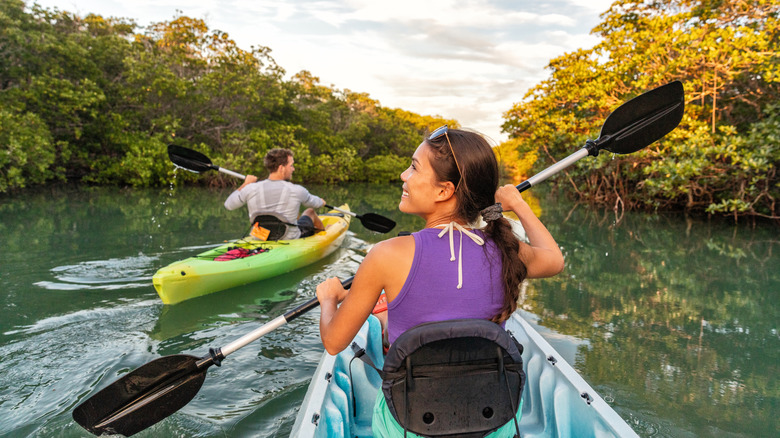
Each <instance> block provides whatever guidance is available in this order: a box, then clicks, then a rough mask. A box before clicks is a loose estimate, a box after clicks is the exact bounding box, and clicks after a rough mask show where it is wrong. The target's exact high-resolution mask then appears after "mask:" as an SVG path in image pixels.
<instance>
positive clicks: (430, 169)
mask: <svg viewBox="0 0 780 438" xmlns="http://www.w3.org/2000/svg"><path fill="white" fill-rule="evenodd" d="M498 178H499V175H498V163H497V162H496V158H495V155H494V154H493V151H492V149H491V147H490V145H489V144H488V143H487V141H486V140H485V139H484V138H483V137H482V136H481V135H479V134H477V133H474V132H469V131H464V130H456V129H448V127H447V126H446V125H445V126H442V127H441V128H439V129H437V130H436V131H434V132H433V133H432V134H431V135H430V137H428V138H427V139H425V140H424V141H423V142H422V143H421V144H420V145H419V146H418V147H417V150H416V151H415V153H414V155H413V156H412V162H411V165H410V166H409V168H408V169H406V170H405V171H404V172H403V173H402V174H401V180H402V181H403V192H402V195H401V202H400V204H399V209H400V210H401V211H402V212H404V213H409V214H415V215H418V216H420V217H422V218H423V219H424V220H425V228H424V229H422V230H420V231H419V232H417V233H414V234H412V235H410V236H401V237H396V238H393V239H389V240H386V241H383V242H380V243H377V244H376V245H375V246H374V247H373V248H372V249H371V251H370V252H369V253H368V255H367V256H366V257H365V259H364V260H363V263H361V265H360V267H359V268H358V271H357V273H356V274H355V278H354V280H353V283H352V288H351V291H350V292H349V293H347V291H346V290H345V289H344V288H343V287H342V286H341V283H340V282H339V280H338V279H337V278H330V279H328V280H326V281H324V282H323V283H321V284H320V285H319V286H317V298H318V299H319V301H320V305H321V309H322V310H321V316H320V336H321V338H322V343H323V345H324V346H325V349H326V350H327V351H328V352H329V353H331V354H337V353H338V352H340V351H341V350H343V349H344V348H346V347H347V346H348V345H349V342H350V341H351V340H352V339H353V338H354V336H355V334H357V332H358V330H359V329H360V327H361V326H362V325H363V322H365V320H366V319H367V318H368V316H369V315H370V314H371V312H372V309H373V308H374V305H375V304H376V303H377V300H378V298H379V296H380V294H381V293H382V291H384V293H385V294H386V298H387V302H388V312H387V337H388V341H389V342H390V343H392V342H393V341H395V339H397V338H398V336H399V335H400V334H401V333H403V332H404V331H405V330H407V329H409V328H411V327H414V326H415V325H418V324H421V323H424V322H430V321H441V320H449V319H459V318H484V319H489V320H491V321H494V322H496V323H501V324H503V322H504V321H506V320H507V319H508V318H509V317H510V316H511V314H512V313H513V312H514V311H515V309H516V308H517V297H518V294H519V286H520V283H521V282H522V281H523V280H524V279H526V278H539V277H549V276H553V275H555V274H557V273H559V272H561V270H563V266H564V264H563V255H562V254H561V251H560V249H559V248H558V245H557V244H556V243H555V240H554V239H553V237H552V236H551V235H550V233H549V232H548V231H547V229H546V228H545V227H544V225H543V224H542V223H541V222H540V221H539V219H538V218H537V217H536V216H535V215H534V214H533V212H532V211H531V208H530V207H529V206H528V204H527V203H526V202H525V201H524V200H523V198H522V196H521V195H520V193H519V192H518V191H517V189H516V188H515V187H514V186H512V185H511V184H510V185H506V186H503V187H501V188H498ZM497 203H498V204H497ZM502 210H503V211H512V212H514V213H515V214H516V215H517V217H518V218H519V219H520V223H521V224H522V226H523V228H524V229H525V232H526V235H527V237H528V243H525V242H521V241H519V240H518V238H517V237H516V236H515V235H514V233H513V232H512V229H511V225H510V224H509V222H508V221H507V220H506V219H505V218H504V217H503V215H502V214H501V212H502ZM480 215H481V216H482V218H483V219H484V220H485V222H486V223H487V225H486V226H485V228H484V229H482V230H477V229H474V228H473V225H472V224H474V223H476V222H477V221H478V219H479V217H480ZM339 303H341V305H340V306H339ZM380 399H381V400H380ZM383 401H384V397H381V391H380V397H379V398H378V399H377V402H378V405H377V409H379V410H381V409H382V408H383V406H382V402H383ZM376 416H377V411H376V410H375V418H376ZM375 427H376V425H375Z"/></svg>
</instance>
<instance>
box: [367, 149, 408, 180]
mask: <svg viewBox="0 0 780 438" xmlns="http://www.w3.org/2000/svg"><path fill="white" fill-rule="evenodd" d="M409 163H410V161H409V158H407V157H403V158H402V157H398V156H396V155H377V156H374V157H371V158H369V159H368V160H366V164H365V167H364V172H365V173H366V176H367V178H368V182H371V183H377V184H378V183H387V182H391V181H395V180H397V179H398V178H399V175H400V174H401V173H402V172H403V171H404V170H406V168H407V167H409Z"/></svg>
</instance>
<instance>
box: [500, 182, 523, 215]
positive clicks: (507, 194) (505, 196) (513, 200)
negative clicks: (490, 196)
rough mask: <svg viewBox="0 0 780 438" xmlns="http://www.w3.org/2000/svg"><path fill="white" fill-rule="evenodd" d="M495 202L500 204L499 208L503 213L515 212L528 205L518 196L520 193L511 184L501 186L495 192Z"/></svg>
mask: <svg viewBox="0 0 780 438" xmlns="http://www.w3.org/2000/svg"><path fill="white" fill-rule="evenodd" d="M496 202H500V203H501V208H503V209H504V211H514V212H517V211H518V210H519V209H520V208H521V207H523V206H525V205H528V204H526V202H525V199H523V196H522V195H521V194H520V191H519V190H517V187H515V186H513V185H512V184H507V185H505V186H501V187H499V188H498V190H496Z"/></svg>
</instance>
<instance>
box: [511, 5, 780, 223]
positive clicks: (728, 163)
mask: <svg viewBox="0 0 780 438" xmlns="http://www.w3.org/2000/svg"><path fill="white" fill-rule="evenodd" d="M779 14H780V6H778V4H777V3H776V2H774V1H765V0H752V1H747V0H742V1H732V2H722V1H715V0H712V1H709V0H698V1H695V0H673V1H665V2H661V1H649V0H648V1H630V0H618V1H616V2H614V3H613V5H612V6H611V7H610V9H609V10H608V11H607V12H605V13H604V14H603V15H602V18H603V21H602V23H601V24H599V25H598V26H597V27H596V28H595V29H594V30H593V32H594V33H596V34H598V35H599V36H601V37H602V41H601V42H600V43H599V44H598V45H596V46H595V47H594V48H592V49H588V50H585V49H583V50H578V51H575V52H573V53H569V54H566V55H564V56H562V57H559V58H557V59H554V60H552V61H551V62H550V64H549V66H548V69H549V70H550V72H551V73H550V77H549V78H548V79H547V80H545V81H543V82H542V83H540V84H539V85H537V86H536V87H534V88H533V89H532V90H530V91H529V92H528V94H527V95H526V96H525V98H524V100H523V101H522V102H520V103H518V104H516V105H514V107H513V108H512V109H510V110H509V111H508V112H507V113H506V114H505V123H504V125H503V128H504V130H505V131H506V132H508V133H510V135H511V136H512V138H514V139H516V140H517V141H518V142H519V144H520V147H521V148H525V149H539V150H540V155H541V156H542V157H544V158H546V160H545V161H548V162H549V161H550V160H553V159H555V158H562V157H564V156H566V155H568V154H569V153H571V149H572V148H573V147H574V146H576V145H578V144H582V142H584V140H586V139H587V138H589V137H590V138H594V137H595V136H596V133H597V130H598V128H599V126H600V125H601V124H602V123H603V121H604V119H605V118H606V116H607V115H608V114H609V113H610V112H611V111H612V110H613V109H614V108H615V107H617V106H618V105H619V104H620V103H622V102H624V101H626V100H628V99H629V98H631V97H634V96H636V95H638V94H640V93H642V92H644V91H647V90H649V89H651V88H653V87H655V86H658V85H661V84H664V83H666V82H669V81H672V80H681V81H682V82H683V84H684V86H685V90H686V113H685V117H684V119H683V122H682V124H681V125H680V127H678V128H677V129H676V130H675V131H673V132H672V133H671V134H670V135H668V136H667V137H665V138H664V139H662V140H660V141H658V142H657V143H655V144H654V145H652V146H650V147H649V148H648V149H646V150H644V151H641V152H638V153H635V154H631V155H627V156H617V157H614V156H609V154H606V155H603V156H601V157H599V158H598V159H597V160H587V161H582V162H580V163H578V165H577V166H574V167H573V169H571V170H570V171H569V174H570V176H571V180H570V181H572V183H573V184H572V185H571V191H572V192H574V193H576V194H577V195H578V196H581V197H583V198H587V199H589V200H591V201H595V202H600V203H607V204H611V205H615V206H619V205H623V206H627V207H650V208H685V209H688V210H692V211H699V212H708V213H711V214H714V213H724V214H732V215H735V217H737V216H740V215H751V216H761V217H767V218H772V219H780V212H779V211H778V210H777V206H776V204H775V199H776V198H777V197H778V196H780V186H778V184H779V180H778V178H777V172H776V170H775V169H776V168H777V164H778V162H780V156H779V155H778V150H779V149H780V145H778V141H777V138H776V137H774V136H772V135H767V136H766V137H763V138H759V137H758V134H755V133H753V132H757V131H756V130H758V131H760V132H762V133H771V132H772V131H773V129H770V128H769V126H772V124H773V123H774V122H772V120H776V116H775V115H774V114H775V112H776V109H774V108H773V107H772V106H771V105H770V104H771V103H772V102H775V101H777V99H778V97H780V76H779V75H778V65H779V64H780V55H779V54H780V25H779V24H778V15H779ZM757 123H763V125H761V126H760V127H756V126H754V125H756V124H757ZM751 133H753V134H751ZM748 163H749V164H748ZM735 173H736V174H737V177H734V176H735V175H734V174H735Z"/></svg>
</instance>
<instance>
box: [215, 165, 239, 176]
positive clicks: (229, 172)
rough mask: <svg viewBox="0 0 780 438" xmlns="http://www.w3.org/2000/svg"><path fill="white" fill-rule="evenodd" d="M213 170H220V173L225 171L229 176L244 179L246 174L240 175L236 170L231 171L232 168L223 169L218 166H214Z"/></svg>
mask: <svg viewBox="0 0 780 438" xmlns="http://www.w3.org/2000/svg"><path fill="white" fill-rule="evenodd" d="M214 170H218V171H220V172H222V173H226V174H228V175H230V176H235V177H236V178H240V179H246V175H241V174H240V173H238V172H233V171H232V170H228V169H223V168H221V167H219V166H214Z"/></svg>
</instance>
